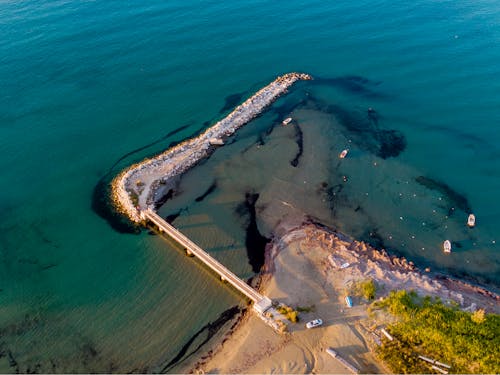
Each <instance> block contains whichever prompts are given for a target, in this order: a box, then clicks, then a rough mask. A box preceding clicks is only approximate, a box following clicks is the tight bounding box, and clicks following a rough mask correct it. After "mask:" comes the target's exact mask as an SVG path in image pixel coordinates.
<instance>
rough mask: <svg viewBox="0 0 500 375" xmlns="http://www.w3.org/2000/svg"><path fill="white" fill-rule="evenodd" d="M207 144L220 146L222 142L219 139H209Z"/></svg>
mask: <svg viewBox="0 0 500 375" xmlns="http://www.w3.org/2000/svg"><path fill="white" fill-rule="evenodd" d="M208 143H210V144H211V145H212V146H222V145H224V141H223V140H222V139H220V138H210V139H209V140H208Z"/></svg>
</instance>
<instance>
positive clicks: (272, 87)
mask: <svg viewBox="0 0 500 375" xmlns="http://www.w3.org/2000/svg"><path fill="white" fill-rule="evenodd" d="M310 79H312V77H311V76H310V75H308V74H303V73H288V74H285V75H283V76H280V77H278V78H276V79H275V80H274V81H273V82H271V83H270V84H269V85H267V86H265V87H263V88H262V89H260V90H259V91H257V92H256V93H255V94H254V95H252V96H251V97H250V98H248V99H247V100H246V101H245V102H243V103H242V104H240V105H239V106H237V107H236V108H235V109H234V110H233V111H232V112H231V113H230V114H229V115H227V116H226V117H225V118H223V119H222V120H220V121H219V122H217V123H216V124H215V125H213V126H212V127H210V128H208V129H207V130H206V131H205V132H203V133H202V134H200V135H199V136H197V137H195V138H192V139H189V140H187V141H185V142H183V143H181V144H179V145H177V146H175V147H173V148H171V149H168V150H166V151H165V152H163V153H161V154H159V155H157V156H155V157H154V158H152V159H146V160H144V161H142V162H140V163H138V164H134V165H132V166H130V167H129V168H127V169H126V170H124V171H123V172H122V173H120V174H119V175H118V176H117V177H116V178H115V179H114V180H113V182H112V199H113V202H114V204H115V206H116V207H117V209H118V210H119V211H120V212H122V213H124V214H125V215H127V216H128V217H129V218H130V220H132V221H134V222H140V221H141V218H140V216H139V210H142V209H145V208H147V207H151V208H153V206H154V201H155V198H154V197H155V192H156V191H157V189H158V187H159V186H160V185H161V184H165V183H166V182H168V181H169V180H171V179H172V178H173V177H175V176H178V175H179V174H181V173H183V172H185V171H186V170H187V169H189V168H190V167H192V166H193V165H194V164H196V163H197V162H198V161H199V160H200V159H202V158H204V157H206V156H208V155H209V153H210V152H211V150H212V147H211V145H210V139H213V138H217V139H220V138H223V137H224V136H229V135H231V134H233V133H234V132H235V131H236V130H237V129H238V128H240V127H241V126H243V125H245V124H246V123H248V122H249V121H250V120H252V119H253V118H255V117H256V116H257V115H259V114H260V113H262V111H263V110H264V109H265V108H266V107H267V106H269V105H270V104H271V103H272V102H274V101H275V100H276V99H277V98H278V97H279V96H281V95H282V94H284V93H286V91H287V89H288V87H290V86H291V85H292V84H294V83H295V82H296V81H298V80H310Z"/></svg>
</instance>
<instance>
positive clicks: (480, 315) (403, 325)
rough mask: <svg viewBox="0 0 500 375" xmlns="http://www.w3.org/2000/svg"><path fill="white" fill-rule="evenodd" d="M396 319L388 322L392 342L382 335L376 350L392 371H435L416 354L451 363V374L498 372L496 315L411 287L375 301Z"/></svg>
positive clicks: (499, 342) (499, 350)
mask: <svg viewBox="0 0 500 375" xmlns="http://www.w3.org/2000/svg"><path fill="white" fill-rule="evenodd" d="M370 309H371V310H372V311H375V310H378V309H383V310H386V311H388V312H389V313H391V314H392V315H393V316H394V317H395V318H396V319H397V322H396V323H394V324H391V325H389V326H388V327H387V330H388V331H389V332H390V333H391V335H393V336H394V341H389V340H386V339H385V338H384V340H383V345H382V346H381V347H380V348H379V350H378V354H379V356H380V357H381V359H382V360H384V361H385V362H386V363H388V365H389V366H390V367H391V369H392V370H393V371H394V372H395V373H430V372H436V371H434V370H432V369H431V368H430V364H427V363H426V362H424V361H422V360H421V359H419V358H418V355H423V356H426V357H430V358H432V359H435V360H438V361H440V362H443V363H447V364H449V365H451V369H450V372H452V373H490V374H498V373H500V315H498V314H485V312H484V310H477V311H476V312H474V313H469V312H465V311H461V310H459V309H458V308H457V306H451V307H448V306H445V305H444V304H443V303H442V302H441V300H439V299H432V298H430V297H419V296H418V295H417V294H416V293H415V292H413V291H411V292H407V291H404V290H400V291H393V292H391V293H390V294H389V296H388V297H387V298H385V299H384V300H381V301H377V302H374V303H373V304H372V306H370Z"/></svg>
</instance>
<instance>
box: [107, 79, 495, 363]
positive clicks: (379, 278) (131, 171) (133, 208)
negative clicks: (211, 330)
mask: <svg viewBox="0 0 500 375" xmlns="http://www.w3.org/2000/svg"><path fill="white" fill-rule="evenodd" d="M309 79H312V77H311V76H309V75H307V74H299V73H289V74H285V75H284V76H280V77H278V78H277V79H276V80H275V81H273V82H271V83H270V84H268V85H267V86H265V87H264V88H262V89H260V90H259V91H257V92H256V93H255V94H254V95H252V96H251V97H250V98H249V99H247V100H246V101H245V102H243V103H242V104H241V105H239V106H237V107H236V108H235V109H234V110H233V111H232V112H231V113H230V114H229V115H227V116H226V117H225V118H224V119H222V120H220V121H218V122H217V123H216V124H215V125H213V126H211V127H210V128H208V129H207V130H205V131H204V132H203V133H201V134H200V135H198V136H197V137H194V138H191V139H188V140H185V141H184V142H182V143H180V144H178V145H176V146H175V147H173V148H170V149H167V150H166V151H164V152H162V153H160V154H158V155H157V156H155V157H153V158H150V159H145V160H144V161H142V162H140V163H137V164H134V165H132V166H130V167H129V168H127V169H125V170H124V171H122V172H121V173H120V174H119V175H118V176H116V177H115V178H114V180H113V181H112V185H111V186H112V190H111V191H112V203H113V205H114V207H115V208H116V210H117V211H118V212H120V213H122V214H124V215H125V216H127V217H128V218H129V219H130V220H131V221H132V222H133V223H136V224H139V223H141V222H142V219H141V217H140V211H141V210H143V209H147V208H152V209H153V210H154V209H155V208H156V207H157V206H158V205H159V202H160V201H161V198H162V195H163V194H165V192H166V191H167V190H168V188H169V186H171V185H172V184H173V183H175V181H176V179H178V178H180V176H181V175H182V174H183V173H184V172H186V171H187V170H188V169H190V168H192V167H194V166H195V165H197V163H198V162H199V161H200V160H202V159H203V158H206V157H208V156H209V155H210V154H211V153H212V152H214V151H215V150H216V148H217V146H220V145H223V144H224V142H223V141H224V140H225V137H228V136H231V135H232V134H233V133H234V132H235V131H236V130H237V129H238V128H240V127H242V126H243V125H245V124H246V123H248V122H249V121H251V120H252V119H253V118H255V117H256V116H258V115H259V114H260V113H262V111H263V110H265V108H266V107H267V106H269V105H270V104H271V103H273V102H274V101H275V100H276V99H277V98H278V97H279V96H281V95H283V94H284V93H286V92H287V89H288V88H289V87H290V86H291V85H292V84H293V83H295V82H296V81H298V80H309ZM304 217H306V216H305V215H304ZM272 232H273V241H272V242H271V244H270V245H269V246H268V247H266V253H265V265H264V267H263V270H262V271H261V273H260V274H258V275H256V276H255V277H254V280H253V282H252V284H257V285H258V286H257V288H256V289H257V290H258V291H259V292H261V293H263V294H266V295H268V294H269V293H270V297H271V298H272V299H273V300H275V301H279V302H283V303H286V304H287V305H290V306H292V305H293V306H299V302H300V303H301V304H302V302H303V301H305V300H307V298H306V297H305V296H303V295H302V296H298V297H297V296H295V297H297V298H298V299H299V300H300V301H297V300H294V295H293V293H292V294H287V293H286V292H285V291H286V288H283V290H282V294H281V295H276V296H275V295H273V292H276V285H273V283H274V284H276V282H277V281H276V280H277V277H284V275H283V274H282V273H281V274H280V272H281V270H280V269H279V267H277V266H276V263H275V261H276V259H278V258H280V254H281V253H287V252H289V251H290V250H289V248H291V247H294V246H296V243H299V242H301V241H308V242H310V243H309V245H308V246H313V247H314V246H317V247H319V248H320V250H317V251H320V252H329V256H332V258H331V259H330V258H327V260H324V259H323V261H322V262H320V263H318V264H315V265H314V266H315V268H314V273H317V274H320V275H322V277H324V283H325V285H326V284H328V283H330V282H331V281H330V280H329V278H330V277H332V276H331V274H330V273H332V272H335V271H341V272H342V273H347V272H351V271H352V272H358V273H360V274H362V275H363V277H365V278H366V277H369V278H373V279H374V280H376V282H377V284H381V285H386V286H387V288H390V289H416V290H417V292H418V293H419V294H427V295H433V296H438V297H440V298H441V299H442V300H443V301H455V302H456V303H457V304H458V305H459V306H460V307H461V308H463V309H469V310H473V309H475V308H476V307H478V308H483V309H484V310H486V311H487V312H496V313H499V312H500V311H499V306H500V303H499V302H500V296H499V295H498V294H496V293H494V292H492V291H489V290H487V289H485V288H484V287H482V286H481V285H480V284H479V285H473V284H471V283H470V282H469V281H468V280H462V279H460V278H453V277H450V276H447V275H445V274H436V273H430V272H429V271H427V269H426V270H425V272H424V271H423V270H420V269H418V268H417V267H416V266H415V265H414V264H413V262H411V261H407V260H406V259H405V258H404V257H398V256H392V255H389V254H388V253H387V251H385V250H383V249H381V250H378V249H375V248H374V247H372V246H370V245H368V244H365V243H364V242H360V241H356V240H353V239H351V238H348V237H347V236H345V235H343V234H342V233H338V232H336V231H335V230H333V229H331V228H329V227H327V226H325V225H323V224H321V223H319V222H313V221H311V220H309V219H306V220H303V221H302V222H300V223H299V222H298V221H295V223H288V224H287V223H280V225H278V226H277V227H276V228H274V229H273V231H272ZM315 251H316V250H315ZM333 254H335V256H333ZM302 255H304V254H302ZM337 258H338V259H337ZM280 261H281V262H282V261H283V260H280ZM296 261H297V260H296ZM307 261H308V262H310V263H314V262H313V261H311V259H307ZM347 261H348V262H349V264H350V266H349V268H348V271H345V270H343V269H342V270H341V267H340V266H341V265H342V264H344V263H345V262H347ZM297 262H299V261H297ZM354 265H356V266H354ZM295 275H296V276H297V278H300V277H301V275H299V274H295ZM387 275H389V276H387ZM358 279H359V275H358ZM336 281H338V280H336ZM344 281H345V280H344ZM348 281H349V280H348ZM391 285H392V286H391ZM396 286H397V288H396ZM273 288H274V290H273ZM384 288H385V286H384ZM299 289H300V288H299ZM333 289H334V290H335V293H336V294H335V296H336V297H335V298H337V296H338V295H340V294H341V290H340V289H335V288H333ZM269 290H271V291H270V292H269V293H268V291H269ZM386 292H387V290H386ZM330 302H331V303H333V305H331V306H330V307H332V306H334V307H335V308H336V309H337V312H339V311H340V312H341V313H342V314H343V313H344V310H343V309H342V308H340V307H339V305H338V301H336V300H332V301H330ZM340 303H341V304H342V303H343V302H342V301H341V302H340ZM302 306H304V305H303V304H302ZM250 311H251V310H250V309H247V310H246V312H244V313H243V314H241V316H239V317H238V318H236V319H234V321H233V322H232V323H231V327H230V329H229V330H228V331H226V332H222V333H221V335H220V337H218V338H217V339H216V340H214V341H215V342H213V343H211V344H209V347H210V348H211V349H210V350H209V351H208V353H207V350H208V348H207V350H205V351H203V352H201V353H200V354H199V355H198V356H196V358H194V361H197V362H195V365H194V366H191V367H189V368H190V369H191V372H198V370H200V371H203V372H206V371H207V370H208V371H210V367H211V366H212V367H213V366H215V365H214V363H216V364H217V360H216V358H217V356H220V353H223V352H224V350H226V349H227V347H228V345H230V346H234V348H239V349H238V350H240V351H242V350H244V348H242V346H243V347H244V346H245V345H246V344H245V343H246V341H245V340H247V338H246V339H245V340H243V339H242V338H241V337H240V336H241V332H245V330H249V329H251V330H253V329H254V328H255V327H256V326H259V325H260V326H265V325H263V324H262V321H261V320H260V319H258V318H256V316H254V314H253V313H250ZM358 313H359V314H361V315H359V316H363V313H362V312H360V311H358ZM310 318H312V316H311V317H308V319H307V320H310ZM364 318H365V317H363V319H364ZM300 326H301V328H302V329H298V328H296V326H294V327H291V331H292V332H291V333H290V334H285V335H283V336H281V339H277V340H278V341H276V345H274V346H273V345H271V346H269V347H267V349H266V353H265V357H266V358H271V357H273V358H274V357H276V356H278V353H277V352H279V351H281V350H288V349H286V348H289V347H290V346H292V345H295V346H297V345H298V344H297V343H296V342H294V339H293V335H295V334H297V335H302V336H303V335H305V334H304V333H303V332H300V331H304V329H303V324H301V325H300ZM345 326H346V327H347V326H349V324H348V321H347V320H346V322H345ZM249 327H250V328H249ZM349 327H350V326H349ZM353 327H354V326H353ZM265 329H266V330H267V331H268V332H267V331H266V333H265V334H266V335H267V334H268V333H270V334H271V335H272V334H274V335H276V333H275V332H274V331H272V330H269V327H267V326H265ZM354 329H355V330H356V329H358V330H363V329H364V330H365V331H366V332H364V333H368V334H367V335H364V334H363V335H362V336H364V341H363V345H364V349H366V350H367V352H369V350H368V347H370V348H371V345H373V342H371V341H370V340H373V337H371V336H370V335H373V332H372V333H370V332H368V330H367V329H366V328H365V327H363V326H361V328H360V327H357V326H356V328H354ZM314 331H315V330H314ZM306 332H307V331H306ZM343 335H344V336H342V337H344V338H345V337H347V336H349V335H348V334H347V333H345V332H344V333H343ZM328 337H330V338H331V337H332V336H328ZM270 340H271V341H272V340H273V339H270ZM339 340H341V339H339ZM346 340H347V341H346V344H349V345H355V344H354V343H353V341H352V338H347V339H346ZM349 340H351V341H349ZM368 342H370V344H369V345H368V344H367V343H368ZM229 343H230V344H229ZM315 345H316V344H315ZM356 345H358V346H359V343H356ZM254 346H255V343H254ZM299 346H300V345H299ZM313 346H314V345H313ZM225 348H226V349H225ZM314 348H315V349H318V350H319V351H321V352H323V351H324V343H321V344H318V343H317V345H316V346H314ZM295 349H297V348H295ZM295 349H294V350H295ZM300 350H302V349H300ZM311 350H312V349H310V348H307V349H304V352H307V351H311ZM233 354H234V353H233ZM234 355H241V353H239V354H238V353H237V354H234ZM308 355H309V354H308ZM308 355H304V358H305V357H307V356H308ZM318 355H319V356H320V357H321V356H322V354H318ZM350 355H354V356H356V355H361V354H360V353H358V352H356V351H354V352H352V353H350ZM361 356H362V355H361ZM197 358H198V359H197ZM257 358H259V359H257V360H254V359H255V358H254V359H252V360H251V361H250V362H248V363H251V366H253V368H254V369H255V368H256V369H258V371H257V372H264V371H268V370H267V368H266V367H265V366H264V367H260V368H259V367H258V366H259V363H260V364H262V363H261V360H263V361H265V358H264V357H259V356H257ZM318 358H319V357H318ZM228 361H229V360H228ZM285 361H288V362H290V360H289V358H287V359H285ZM321 361H323V362H325V360H324V358H323V359H322V360H321ZM189 362H190V363H191V362H192V361H189ZM323 362H321V363H323ZM315 363H316V359H315V360H314V361H309V362H308V361H307V360H306V361H305V369H306V370H307V371H306V372H312V371H319V372H321V371H322V370H320V369H324V368H327V369H330V370H331V368H330V367H328V366H329V365H328V366H327V365H325V366H327V367H321V366H322V365H321V366H319V367H318V366H317V365H316V364H315ZM360 364H361V365H362V364H364V365H365V367H364V368H365V370H367V371H370V372H376V371H375V370H377V371H378V370H379V369H381V368H382V369H383V368H384V367H383V366H384V365H383V364H382V363H380V361H378V360H376V359H374V358H373V356H372V354H369V355H368V354H367V357H366V358H365V357H363V359H362V360H360V363H358V366H361V365H360ZM249 366H250V365H249ZM255 366H257V367H255ZM287 366H288V365H287ZM230 370H232V371H231V372H241V371H244V369H243V370H242V368H230ZM236 370H241V371H236ZM303 371H304V367H301V368H296V367H287V368H286V372H291V373H295V372H297V373H303ZM332 371H333V370H332ZM326 372H329V371H326Z"/></svg>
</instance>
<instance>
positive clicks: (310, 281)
mask: <svg viewBox="0 0 500 375" xmlns="http://www.w3.org/2000/svg"><path fill="white" fill-rule="evenodd" d="M275 232H276V236H275V238H274V239H273V242H272V243H271V244H269V246H268V248H267V251H266V263H265V266H264V269H263V271H262V272H261V275H260V291H261V292H262V293H265V294H266V295H268V296H270V297H271V298H273V300H278V301H280V302H284V303H286V304H287V305H289V306H293V307H299V306H301V309H302V312H301V313H300V322H299V323H298V324H290V326H289V333H287V334H286V335H277V334H276V333H274V332H273V331H271V330H269V329H268V327H266V326H265V325H264V324H263V323H262V322H261V321H260V320H259V319H258V318H256V317H255V316H254V315H252V314H245V315H243V316H242V317H240V318H239V321H238V322H237V323H236V322H235V323H233V326H232V327H231V329H229V330H228V332H227V333H226V335H225V337H223V338H222V339H221V340H220V342H219V343H218V344H215V343H214V345H213V347H212V349H211V350H210V351H209V352H208V353H205V354H204V355H202V356H200V357H199V358H198V361H197V362H194V363H193V364H192V365H191V367H190V368H189V370H190V372H191V373H263V374H264V373H295V374H305V373H317V374H319V373H330V374H331V373H346V368H345V367H343V366H342V365H341V364H340V363H339V362H338V361H335V360H333V359H332V358H331V357H330V356H329V355H328V354H327V352H326V349H327V348H329V347H333V348H335V349H336V350H337V351H338V352H339V353H341V355H342V356H343V357H344V358H347V359H348V360H349V362H350V363H351V364H353V365H354V366H355V367H357V368H359V369H360V371H361V373H388V372H389V369H388V368H386V367H385V364H384V363H383V362H382V361H381V360H380V359H379V358H377V356H376V355H374V348H375V347H376V346H377V345H379V344H380V341H381V332H380V328H382V327H385V325H386V324H388V323H390V322H391V318H390V317H389V316H387V317H385V318H386V319H385V318H384V316H382V317H381V316H377V317H376V318H374V317H372V316H370V314H369V313H368V309H367V308H368V306H369V303H368V302H367V301H365V300H364V299H363V298H360V297H355V296H352V300H353V304H354V305H353V307H352V308H349V307H346V305H345V302H344V296H345V295H346V294H347V293H349V290H350V288H351V287H352V285H353V284H354V283H356V282H357V281H362V280H366V279H370V280H373V281H374V282H375V283H376V285H377V292H376V297H377V298H379V297H384V296H386V295H387V294H388V293H389V292H390V291H391V290H398V289H407V290H415V291H416V292H417V293H419V294H421V295H430V296H434V297H439V298H440V299H441V300H442V301H443V302H444V303H445V304H449V305H454V304H457V305H458V306H460V308H461V309H463V310H466V311H474V310H476V309H483V310H485V311H486V312H488V313H496V314H498V313H499V312H500V304H499V302H500V297H499V296H498V295H497V294H495V293H492V292H490V291H488V290H485V289H483V288H480V287H477V286H474V285H470V284H468V283H465V282H463V281H460V280H455V279H450V278H448V277H445V276H436V275H433V274H432V273H430V272H426V271H420V270H419V269H418V268H417V267H415V266H414V265H413V264H412V263H411V262H409V261H407V260H406V259H404V258H399V257H395V256H390V255H389V254H387V252H385V251H384V250H378V249H375V248H373V247H371V246H369V245H367V244H365V243H363V242H359V241H355V240H352V239H350V238H348V237H346V236H344V235H342V234H340V233H337V232H335V231H333V230H331V229H329V228H327V227H324V226H322V225H321V224H317V223H313V222H311V221H308V220H306V221H304V222H302V223H299V222H297V221H292V222H288V223H285V222H282V223H281V224H280V225H279V227H278V228H275ZM318 317H320V318H322V320H323V326H322V327H319V328H315V329H313V330H308V329H306V328H305V326H304V323H305V322H307V321H310V320H312V319H315V318H318ZM186 371H188V369H186Z"/></svg>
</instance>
